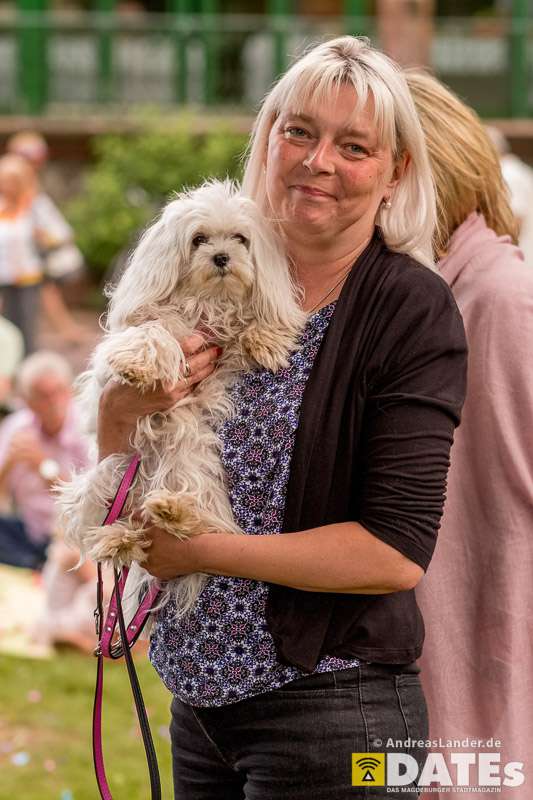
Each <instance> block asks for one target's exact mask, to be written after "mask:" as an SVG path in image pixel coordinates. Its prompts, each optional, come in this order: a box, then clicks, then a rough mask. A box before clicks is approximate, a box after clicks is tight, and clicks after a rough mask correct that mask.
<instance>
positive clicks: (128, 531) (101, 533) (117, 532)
mask: <svg viewBox="0 0 533 800" xmlns="http://www.w3.org/2000/svg"><path fill="white" fill-rule="evenodd" d="M85 541H86V546H87V552H88V555H89V557H90V558H92V559H93V561H113V562H114V563H115V564H121V565H124V566H127V567H129V566H130V565H131V563H132V561H137V562H139V563H142V562H143V561H144V558H145V555H146V554H145V548H146V547H147V545H148V542H147V540H146V539H145V537H144V534H143V531H142V528H141V527H139V528H134V527H132V525H131V523H130V524H128V523H126V522H114V523H113V524H112V525H103V526H101V527H99V528H91V529H90V530H89V531H88V532H87V535H86V539H85Z"/></svg>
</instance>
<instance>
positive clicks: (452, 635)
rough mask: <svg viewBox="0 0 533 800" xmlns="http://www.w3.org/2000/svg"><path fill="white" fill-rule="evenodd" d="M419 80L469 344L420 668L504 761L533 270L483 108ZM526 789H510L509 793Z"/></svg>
mask: <svg viewBox="0 0 533 800" xmlns="http://www.w3.org/2000/svg"><path fill="white" fill-rule="evenodd" d="M408 82H409V87H410V89H411V92H412V94H413V98H414V100H415V104H416V106H417V109H418V112H419V115H420V118H421V121H422V125H423V127H424V131H425V134H426V141H427V145H428V150H429V155H430V160H431V165H432V169H433V174H434V176H435V182H436V188H437V207H438V210H439V227H438V230H437V233H436V236H435V253H436V256H437V257H438V258H439V259H440V261H439V264H438V266H439V272H440V274H441V275H442V277H443V278H445V280H446V281H447V282H448V283H449V285H450V287H451V289H452V291H453V293H454V296H455V299H456V300H457V303H458V305H459V308H460V309H461V312H462V314H463V317H464V321H465V327H466V333H467V340H468V346H469V353H470V357H469V361H470V363H469V380H468V393H467V397H466V402H465V406H464V411H463V422H462V425H461V428H460V429H459V431H458V434H457V439H456V443H455V445H454V452H453V458H452V465H451V469H450V473H449V479H448V499H447V502H446V510H445V513H444V517H443V520H442V529H441V534H440V537H439V546H438V548H437V553H436V555H435V558H434V560H433V562H432V565H431V569H430V571H429V573H428V575H427V577H426V578H424V580H423V581H422V582H421V583H420V585H419V586H418V587H417V599H418V601H419V603H420V607H421V609H422V611H423V614H424V619H425V621H426V625H427V631H428V635H427V640H426V644H425V649H424V656H423V658H422V674H423V675H424V687H425V690H426V693H427V697H428V704H429V711H430V720H431V725H432V731H431V733H432V738H438V737H441V738H442V739H443V740H444V739H447V738H450V739H463V738H465V737H470V738H471V739H472V738H477V739H490V738H491V737H495V738H496V739H500V740H501V742H502V744H501V746H497V745H496V746H495V748H494V749H495V750H496V752H499V753H501V763H502V765H503V764H505V763H506V762H508V761H518V762H520V761H521V762H525V763H526V765H527V759H528V755H529V753H530V752H531V746H530V744H529V742H530V741H531V736H532V734H533V717H532V715H531V703H530V702H529V700H528V698H530V697H531V696H532V692H533V651H532V648H531V641H532V639H533V623H532V619H533V616H532V614H531V611H532V610H533V592H532V590H531V575H532V574H533V545H532V540H531V530H532V526H533V380H532V377H531V363H532V359H533V270H532V269H531V265H530V264H526V263H525V262H524V260H523V255H522V253H521V251H520V250H519V249H518V248H517V247H515V245H514V244H513V241H514V240H515V234H516V228H515V221H514V219H513V215H512V212H511V209H510V207H509V202H508V196H507V191H506V189H505V185H504V183H503V180H502V175H501V171H500V166H499V162H498V155H497V153H496V152H495V150H494V148H493V146H492V143H491V142H490V140H489V138H488V136H487V134H486V132H485V130H484V128H483V125H482V124H481V122H480V120H479V118H478V117H477V115H476V114H475V113H474V112H473V111H472V110H471V109H470V108H468V107H467V106H465V105H464V104H463V103H462V102H461V101H460V100H459V99H458V98H457V97H456V96H455V95H454V94H452V92H451V91H450V90H449V89H447V88H446V87H444V86H443V85H442V84H440V83H439V82H438V81H437V80H436V79H435V78H432V77H430V76H429V75H424V74H419V73H412V74H408ZM466 749H467V750H472V748H466ZM488 749H489V750H490V749H491V748H488ZM448 753H449V751H448ZM445 755H446V753H445ZM530 761H531V760H530ZM526 771H527V766H526ZM452 774H454V772H453V771H452ZM502 777H503V772H502ZM516 792H517V790H516V789H512V788H508V789H506V788H505V786H504V787H503V788H502V796H503V797H506V796H508V797H514V796H516ZM429 796H430V797H435V795H434V794H432V795H429ZM454 796H459V793H457V795H455V794H454V793H453V792H452V794H451V795H450V794H449V793H446V797H454Z"/></svg>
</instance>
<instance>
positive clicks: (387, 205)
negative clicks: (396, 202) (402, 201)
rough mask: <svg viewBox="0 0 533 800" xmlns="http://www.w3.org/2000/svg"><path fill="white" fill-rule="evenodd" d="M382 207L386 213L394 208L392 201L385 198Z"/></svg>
mask: <svg viewBox="0 0 533 800" xmlns="http://www.w3.org/2000/svg"><path fill="white" fill-rule="evenodd" d="M381 205H382V207H383V208H384V209H385V211H388V210H389V209H390V208H392V203H391V201H390V200H385V198H383V200H382V202H381Z"/></svg>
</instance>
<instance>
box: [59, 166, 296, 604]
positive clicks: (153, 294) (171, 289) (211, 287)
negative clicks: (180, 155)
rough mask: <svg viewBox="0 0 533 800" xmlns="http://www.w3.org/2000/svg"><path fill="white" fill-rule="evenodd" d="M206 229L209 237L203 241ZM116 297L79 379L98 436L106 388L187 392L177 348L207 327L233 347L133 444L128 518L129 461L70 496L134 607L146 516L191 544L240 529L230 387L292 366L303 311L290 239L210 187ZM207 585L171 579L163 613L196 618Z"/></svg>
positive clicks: (173, 209) (166, 226)
mask: <svg viewBox="0 0 533 800" xmlns="http://www.w3.org/2000/svg"><path fill="white" fill-rule="evenodd" d="M199 234H202V235H203V236H204V237H205V238H206V239H207V240H208V241H207V242H205V243H202V244H200V245H198V246H195V245H194V244H193V240H194V239H195V237H197V236H198V235H199ZM242 237H244V238H245V239H246V240H247V241H245V242H243V241H242ZM221 252H223V253H226V254H227V255H228V256H229V259H230V260H229V262H228V268H229V269H228V271H227V273H226V274H224V275H221V273H220V270H219V269H217V268H216V266H215V264H214V262H213V260H212V259H213V256H214V255H215V254H217V253H221ZM110 296H111V302H110V307H109V313H108V317H107V323H106V335H105V336H104V338H103V339H102V341H101V342H100V344H99V345H98V346H97V347H96V349H95V351H94V353H93V355H92V359H91V364H90V368H89V369H88V370H87V372H85V373H84V374H83V375H82V376H80V379H79V381H78V386H79V397H78V399H79V403H80V404H81V408H82V412H83V415H84V417H85V419H86V420H87V424H88V428H89V430H90V431H92V432H93V433H95V431H96V416H97V408H98V401H99V396H100V394H101V392H102V389H103V387H104V385H105V384H106V383H107V381H108V380H110V379H115V380H119V381H122V382H128V383H131V384H133V385H136V386H137V387H138V388H140V389H141V390H147V389H149V388H150V387H153V386H155V385H156V383H157V382H158V381H162V382H164V383H167V384H175V383H176V382H177V381H178V380H179V379H180V378H182V377H183V375H184V368H185V362H186V358H185V355H184V353H183V351H182V349H181V347H180V345H179V340H182V339H183V337H185V336H187V335H190V334H191V333H192V332H193V331H195V330H198V329H200V330H201V331H203V332H205V335H206V340H207V341H208V342H209V343H217V344H219V345H221V346H222V347H223V355H222V357H221V358H220V360H219V362H218V364H217V367H216V369H215V371H214V372H213V373H212V374H211V375H210V376H209V377H207V378H206V379H204V380H203V381H202V382H201V383H200V384H199V385H198V386H197V387H196V389H195V390H194V391H193V392H191V393H190V394H189V395H188V396H187V397H185V398H184V399H183V400H181V401H179V402H178V403H176V405H175V406H174V407H173V408H172V409H171V410H170V411H169V412H166V413H164V414H163V413H156V414H152V415H150V416H145V417H142V418H140V419H139V420H138V422H137V427H136V430H135V432H134V434H133V436H132V438H131V445H132V448H133V449H134V450H135V451H136V452H139V453H140V454H141V457H142V461H141V466H140V469H139V473H138V476H137V478H136V482H135V484H134V487H133V488H132V491H131V492H130V496H129V498H128V501H127V505H126V507H125V509H124V514H123V517H122V518H121V520H120V521H119V522H118V523H116V524H115V525H111V526H106V527H103V526H102V521H103V519H104V517H105V514H106V510H107V508H108V506H109V503H110V501H111V500H112V498H113V496H114V494H115V492H116V490H117V488H118V484H119V482H120V479H121V477H122V475H123V474H124V471H125V469H126V467H127V464H128V463H129V460H130V459H131V453H130V454H129V455H125V454H117V455H111V456H108V457H107V458H104V459H103V460H102V461H101V462H100V463H97V464H95V465H94V466H92V467H91V468H89V469H87V470H85V471H83V472H80V473H78V474H77V475H75V476H74V477H73V479H72V480H71V481H70V482H68V483H64V484H63V485H62V486H61V487H60V488H59V490H58V496H59V504H60V514H61V521H62V527H63V529H64V532H65V537H66V539H67V541H69V542H71V543H72V544H74V545H75V546H77V547H78V548H79V549H80V550H81V552H82V556H83V557H85V556H89V557H91V558H93V559H95V560H103V561H112V562H113V563H114V564H115V565H117V566H118V565H124V564H126V565H131V566H132V570H131V573H130V578H129V579H128V595H129V597H130V598H131V597H136V596H137V594H138V590H139V589H141V586H142V585H146V583H150V582H151V581H152V580H153V579H152V578H151V576H150V575H149V574H148V573H147V572H146V571H145V570H144V569H142V567H141V566H140V562H142V560H143V558H144V555H145V551H144V548H145V545H146V542H145V540H144V537H143V533H142V523H141V522H139V520H138V518H134V517H133V514H134V512H136V511H139V510H140V511H141V512H142V516H143V519H144V521H145V523H146V524H156V525H159V526H162V527H164V528H165V529H166V530H168V531H170V532H172V533H174V534H176V535H177V536H178V537H179V538H181V539H185V538H188V537H189V536H191V535H195V534H196V533H200V532H202V531H206V532H207V531H210V532H221V531H224V532H231V533H236V534H238V533H242V531H240V529H239V528H238V526H237V524H236V523H235V520H234V519H233V515H232V511H231V507H230V503H229V500H228V496H227V491H226V488H225V481H224V472H223V468H222V465H221V462H220V457H219V445H220V443H219V439H218V435H217V429H218V428H219V426H220V424H221V423H222V422H223V420H225V419H226V418H227V417H228V416H229V415H230V414H231V413H232V404H231V401H230V398H229V393H228V389H229V387H230V386H231V384H232V382H233V380H234V379H235V377H236V375H237V374H238V372H239V371H241V370H246V369H250V368H253V367H255V366H258V365H259V366H263V367H266V368H268V369H271V370H273V371H275V370H277V369H279V368H280V367H283V366H286V365H287V358H288V356H289V354H290V352H291V351H292V350H293V349H294V348H295V347H296V345H297V340H298V336H299V333H300V331H301V329H302V325H303V323H304V321H305V314H304V313H303V312H302V311H301V310H300V307H299V305H298V302H297V297H296V291H295V288H294V286H293V284H292V282H291V278H290V273H289V269H288V265H287V261H286V259H285V256H284V253H283V248H282V245H281V243H280V241H279V240H278V239H277V236H276V234H275V233H274V232H273V230H272V229H271V227H270V226H269V224H268V222H267V221H266V220H264V219H263V218H262V216H261V214H260V212H259V211H258V209H257V207H256V206H255V204H254V203H253V201H251V200H249V199H247V198H245V197H243V196H242V195H241V194H240V193H239V188H238V186H237V185H236V184H234V183H232V182H230V181H229V180H226V181H223V182H219V181H208V182H206V183H205V184H203V185H202V186H201V187H200V188H197V189H194V190H190V191H185V192H182V193H181V194H179V195H177V196H176V198H175V199H173V200H172V201H171V202H169V203H168V205H167V206H166V207H165V208H164V210H163V212H162V214H161V216H160V218H159V219H158V220H157V221H156V222H155V223H154V224H153V225H152V226H151V227H149V228H148V229H147V230H146V232H145V233H144V235H143V237H142V238H141V240H140V242H139V244H138V246H137V248H136V250H135V252H134V253H133V255H132V257H131V260H130V263H129V265H128V267H127V269H126V271H125V273H124V275H123V276H122V278H121V279H120V281H119V283H118V285H117V286H116V288H115V289H114V290H112V292H111V293H110ZM205 581H206V576H205V575H199V574H195V575H190V576H186V577H182V578H177V579H175V580H171V581H168V582H167V583H166V584H164V591H163V600H162V603H161V605H163V604H164V603H166V602H167V601H168V599H169V598H170V597H171V596H173V597H174V599H175V602H176V610H177V616H178V617H179V616H181V615H183V614H185V613H186V612H187V611H188V610H189V609H190V608H191V607H192V605H193V604H194V602H195V600H196V598H197V596H198V594H199V592H200V591H201V589H202V588H203V586H204V584H205Z"/></svg>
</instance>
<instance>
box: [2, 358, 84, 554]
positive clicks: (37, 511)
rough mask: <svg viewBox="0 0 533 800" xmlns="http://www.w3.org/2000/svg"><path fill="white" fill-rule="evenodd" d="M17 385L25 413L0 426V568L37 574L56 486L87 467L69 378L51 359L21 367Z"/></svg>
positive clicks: (47, 539) (57, 361)
mask: <svg viewBox="0 0 533 800" xmlns="http://www.w3.org/2000/svg"><path fill="white" fill-rule="evenodd" d="M17 382H18V387H19V392H20V394H21V396H22V399H23V400H24V404H25V408H23V409H21V410H20V411H17V412H15V413H14V414H11V415H10V416H9V417H7V419H5V420H4V422H3V423H2V424H1V425H0V491H1V492H2V493H5V494H7V495H8V496H9V498H10V500H11V502H12V506H13V510H14V515H13V516H6V515H0V563H4V564H11V565H12V566H19V567H29V568H31V569H40V568H41V567H42V565H43V564H44V561H45V558H46V548H47V546H48V544H49V542H50V538H51V534H52V531H53V528H54V500H53V495H52V493H51V490H52V488H53V486H54V484H55V483H56V481H58V480H61V479H62V478H67V477H68V476H69V474H70V472H71V471H72V469H78V468H80V467H83V466H84V465H85V464H86V463H87V458H88V452H87V443H86V441H85V439H84V437H83V436H82V434H81V433H80V431H79V429H78V426H77V424H76V419H75V413H74V408H73V404H72V390H71V384H72V373H71V370H70V367H69V365H68V364H67V362H66V361H65V360H64V359H63V358H62V357H61V356H59V355H57V354H56V353H49V352H44V351H43V352H39V353H34V354H33V355H31V356H29V357H28V358H27V359H26V360H25V361H23V362H22V364H21V366H20V369H19V372H18V376H17Z"/></svg>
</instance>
